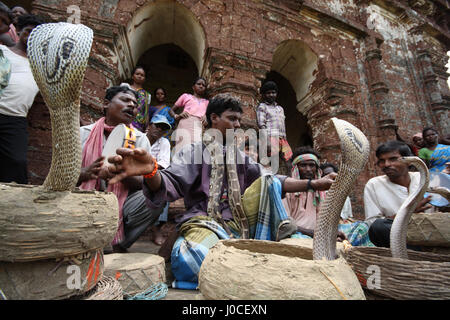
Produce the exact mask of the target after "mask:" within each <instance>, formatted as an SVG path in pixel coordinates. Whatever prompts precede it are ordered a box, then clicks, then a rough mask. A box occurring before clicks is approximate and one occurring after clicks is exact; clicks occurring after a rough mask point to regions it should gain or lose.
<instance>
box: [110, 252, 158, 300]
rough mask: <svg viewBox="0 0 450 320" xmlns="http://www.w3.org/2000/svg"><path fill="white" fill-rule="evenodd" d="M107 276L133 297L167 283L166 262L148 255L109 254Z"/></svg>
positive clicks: (127, 294)
mask: <svg viewBox="0 0 450 320" xmlns="http://www.w3.org/2000/svg"><path fill="white" fill-rule="evenodd" d="M105 275H107V276H109V277H113V278H115V279H117V280H118V281H119V283H120V284H121V286H122V288H123V292H124V295H126V296H133V295H135V294H138V293H141V292H142V291H144V290H146V289H148V288H149V287H151V286H152V285H153V284H155V283H160V282H166V268H165V261H164V258H162V257H160V256H158V255H154V254H148V253H113V254H107V255H105Z"/></svg>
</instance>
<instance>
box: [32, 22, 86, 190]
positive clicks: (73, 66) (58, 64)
mask: <svg viewBox="0 0 450 320" xmlns="http://www.w3.org/2000/svg"><path fill="white" fill-rule="evenodd" d="M92 41H93V31H92V29H90V28H88V27H86V26H84V25H81V24H70V23H64V22H60V23H48V24H42V25H39V26H37V27H36V28H34V29H33V31H32V33H31V35H30V37H29V39H28V49H27V51H28V59H29V62H30V67H31V71H32V73H33V76H34V79H35V81H36V83H37V85H38V86H39V89H40V91H41V94H42V97H43V98H44V101H45V103H46V105H47V106H48V109H49V111H50V118H51V126H52V162H51V166H50V171H49V173H48V175H47V177H46V179H45V181H44V184H43V187H44V189H47V190H53V191H70V190H73V189H74V188H75V186H76V183H77V181H78V178H79V175H80V170H81V142H80V134H79V127H80V119H79V116H80V94H81V87H82V82H83V78H84V74H85V71H86V67H87V62H88V58H89V54H90V51H91V45H92Z"/></svg>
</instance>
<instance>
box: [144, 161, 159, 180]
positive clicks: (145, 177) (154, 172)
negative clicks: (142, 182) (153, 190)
mask: <svg viewBox="0 0 450 320" xmlns="http://www.w3.org/2000/svg"><path fill="white" fill-rule="evenodd" d="M153 164H154V168H153V171H152V172H150V173H147V174H144V175H143V177H144V179H151V178H153V177H154V176H155V174H156V172H157V171H158V163H157V162H156V159H155V158H153Z"/></svg>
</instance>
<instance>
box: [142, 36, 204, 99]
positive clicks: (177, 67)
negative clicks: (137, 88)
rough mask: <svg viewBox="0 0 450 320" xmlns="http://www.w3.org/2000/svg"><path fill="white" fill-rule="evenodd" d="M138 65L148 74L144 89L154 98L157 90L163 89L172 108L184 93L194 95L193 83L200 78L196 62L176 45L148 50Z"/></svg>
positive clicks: (166, 45) (164, 45)
mask: <svg viewBox="0 0 450 320" xmlns="http://www.w3.org/2000/svg"><path fill="white" fill-rule="evenodd" d="M137 65H140V66H142V67H144V69H145V72H146V82H145V84H144V89H146V90H147V91H148V92H150V93H151V94H152V96H153V93H154V91H155V89H156V88H158V87H163V88H164V89H166V92H167V97H166V101H167V103H168V104H169V105H171V106H172V105H173V104H174V103H175V101H176V100H177V99H178V97H179V96H181V95H182V94H183V93H186V92H187V93H192V83H193V82H194V80H195V79H196V78H197V77H198V71H197V66H196V64H195V62H194V60H193V59H192V58H191V57H190V56H189V55H188V54H187V53H186V52H185V51H184V50H183V49H181V48H180V47H178V46H176V45H174V44H163V45H159V46H156V47H153V48H151V49H149V50H147V51H146V52H145V53H144V54H143V55H142V56H141V57H140V58H139V61H138V63H137ZM152 104H153V100H152Z"/></svg>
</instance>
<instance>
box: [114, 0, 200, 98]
mask: <svg viewBox="0 0 450 320" xmlns="http://www.w3.org/2000/svg"><path fill="white" fill-rule="evenodd" d="M118 41H119V42H120V44H119V45H118V48H119V52H118V53H119V71H120V72H121V78H123V79H124V80H125V79H129V78H131V71H132V70H133V68H134V67H135V66H136V65H142V66H143V67H144V69H145V70H146V73H147V82H146V84H145V86H144V88H145V89H147V90H148V91H150V92H151V93H152V92H153V90H154V89H155V88H156V87H159V86H162V87H164V88H165V89H166V90H167V93H168V99H167V100H168V101H167V102H168V103H173V102H175V100H176V99H177V98H178V96H179V95H180V94H182V93H183V92H191V90H192V89H191V88H192V82H193V80H194V79H195V78H196V77H197V76H198V75H201V73H202V70H203V64H204V53H205V47H206V38H205V33H204V31H203V28H202V26H201V25H200V23H199V21H198V20H197V18H196V17H195V16H194V14H193V13H192V12H191V11H189V10H188V9H187V8H186V7H184V6H183V5H181V4H179V3H177V2H175V1H155V2H152V3H149V4H148V5H146V6H144V7H142V8H140V9H139V10H138V11H137V12H136V13H135V14H134V16H133V18H132V19H131V21H130V22H129V23H128V25H127V27H126V29H125V30H124V32H123V34H121V35H119V40H118Z"/></svg>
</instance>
